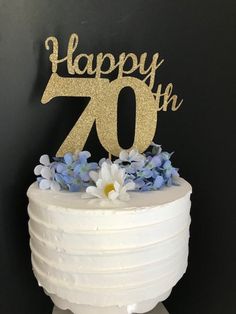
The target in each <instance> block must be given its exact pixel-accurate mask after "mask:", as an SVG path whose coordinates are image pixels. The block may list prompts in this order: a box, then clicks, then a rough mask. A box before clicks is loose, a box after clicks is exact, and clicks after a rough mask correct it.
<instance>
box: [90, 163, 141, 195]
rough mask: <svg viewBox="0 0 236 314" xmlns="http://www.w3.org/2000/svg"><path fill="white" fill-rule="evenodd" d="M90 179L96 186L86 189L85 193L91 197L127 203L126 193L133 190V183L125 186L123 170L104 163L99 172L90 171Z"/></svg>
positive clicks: (115, 165) (114, 165)
mask: <svg viewBox="0 0 236 314" xmlns="http://www.w3.org/2000/svg"><path fill="white" fill-rule="evenodd" d="M90 177H91V179H92V180H93V181H94V182H95V184H96V186H89V187H87V189H86V192H87V194H88V195H90V196H92V197H98V198H106V199H110V200H116V199H120V200H122V201H127V200H129V194H128V193H127V191H128V190H134V189H135V183H134V182H128V183H126V184H125V177H126V174H125V169H121V168H120V167H119V166H118V165H117V164H110V163H108V162H106V161H104V162H103V163H102V165H101V169H100V170H99V172H95V171H91V172H90Z"/></svg>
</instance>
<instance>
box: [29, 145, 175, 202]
mask: <svg viewBox="0 0 236 314" xmlns="http://www.w3.org/2000/svg"><path fill="white" fill-rule="evenodd" d="M151 146H152V149H151V151H147V152H146V153H144V154H140V153H139V152H138V151H137V150H136V149H132V150H131V151H126V150H123V151H121V152H120V155H119V158H118V159H116V160H115V161H114V162H111V161H110V160H107V159H105V158H103V159H101V160H100V162H99V163H96V162H88V159H89V157H90V156H91V154H90V153H89V152H88V151H82V152H80V153H78V154H75V155H73V154H71V153H67V154H65V156H64V157H55V158H54V159H53V162H50V160H49V157H48V155H43V156H41V158H40V165H38V166H36V167H35V169H34V173H35V175H37V176H38V178H37V181H38V182H39V187H40V189H44V190H45V189H52V190H56V191H58V190H60V189H62V190H69V191H70V192H77V191H85V190H86V192H87V195H88V196H95V197H98V198H108V199H111V200H115V199H118V198H119V199H121V200H127V199H128V198H129V196H128V194H127V191H128V190H136V191H151V190H158V189H161V188H162V187H164V186H171V185H173V184H174V185H176V184H177V180H176V179H177V177H178V176H179V174H178V169H176V168H174V167H173V166H172V164H171V160H170V158H171V156H172V153H171V154H170V153H168V152H165V151H162V149H161V146H160V145H157V144H155V143H152V145H151Z"/></svg>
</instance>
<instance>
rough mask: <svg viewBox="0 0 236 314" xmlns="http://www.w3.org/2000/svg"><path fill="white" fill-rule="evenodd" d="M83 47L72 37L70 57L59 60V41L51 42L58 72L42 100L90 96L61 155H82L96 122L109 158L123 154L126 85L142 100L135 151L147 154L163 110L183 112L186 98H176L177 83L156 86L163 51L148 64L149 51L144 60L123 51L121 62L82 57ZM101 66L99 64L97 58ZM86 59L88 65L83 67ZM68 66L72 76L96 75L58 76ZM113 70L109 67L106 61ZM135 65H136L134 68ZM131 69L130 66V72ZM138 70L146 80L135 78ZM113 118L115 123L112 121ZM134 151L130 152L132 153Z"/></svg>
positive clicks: (138, 104) (103, 55)
mask: <svg viewBox="0 0 236 314" xmlns="http://www.w3.org/2000/svg"><path fill="white" fill-rule="evenodd" d="M78 43H79V37H78V35H77V34H72V35H71V36H70V39H69V43H68V49H67V55H66V56H65V57H64V58H61V59H60V58H59V47H58V40H57V39H56V37H48V38H47V40H46V41H45V46H46V49H47V50H49V49H50V44H51V46H52V53H51V54H50V57H49V60H50V61H51V64H52V74H51V77H50V79H49V82H48V84H47V86H46V88H45V91H44V93H43V96H42V100H41V102H42V103H43V104H46V103H48V102H49V101H50V100H51V99H53V98H54V97H60V96H76V97H90V102H89V104H88V105H87V107H86V108H85V110H84V111H83V113H82V114H81V116H80V117H79V119H78V121H77V122H76V124H75V125H74V127H73V128H72V130H71V131H70V133H69V134H68V136H67V137H66V139H65V140H64V142H63V143H62V145H61V147H60V148H59V150H58V152H57V156H63V155H64V154H65V153H67V152H74V153H75V152H78V151H81V150H82V149H83V147H84V145H85V143H86V141H87V138H88V136H89V134H90V131H91V129H92V126H93V124H94V122H95V123H96V130H97V134H98V138H99V141H100V143H101V145H102V146H103V147H104V148H105V149H106V150H107V152H108V153H109V155H114V156H118V155H119V152H120V151H121V150H122V148H121V147H120V145H119V142H118V135H117V101H118V96H119V93H120V92H121V90H122V89H123V88H124V87H131V88H132V89H133V91H134V93H135V97H136V118H135V136H134V142H133V145H132V147H131V148H133V147H135V148H137V149H138V150H139V152H140V153H142V152H143V151H145V150H146V149H147V148H148V146H149V145H150V144H151V142H152V141H153V138H154V135H155V132H156V127H157V116H158V112H159V111H167V109H168V108H169V107H170V109H171V110H172V111H176V110H178V109H179V108H180V106H181V104H182V102H183V100H181V101H179V102H178V97H177V95H174V94H172V90H173V84H172V83H169V84H167V86H166V87H165V89H164V88H163V86H162V84H158V86H157V89H156V90H155V91H153V89H154V86H155V78H156V71H157V69H158V68H159V67H160V65H161V64H162V63H163V61H164V60H163V59H162V60H160V56H159V53H155V54H154V55H153V57H152V60H151V62H149V63H148V60H147V53H146V52H144V53H142V54H141V56H140V57H138V56H136V55H135V54H134V53H124V52H123V53H121V54H120V55H119V58H118V60H116V58H115V57H114V56H113V55H112V54H111V53H99V54H98V55H97V56H96V57H95V56H94V54H85V53H81V54H79V55H77V56H74V53H75V50H76V48H77V46H78ZM95 59H96V63H95V64H96V65H95V66H94V60H95ZM81 60H83V61H85V65H83V67H82V66H81ZM63 62H66V63H67V70H68V73H69V74H71V75H75V74H77V75H83V74H87V75H89V76H90V75H91V76H92V77H91V78H90V77H89V78H84V77H61V76H59V75H58V74H57V68H58V65H59V64H61V63H63ZM107 62H109V67H108V68H107V69H104V65H105V63H107ZM130 64H131V66H130ZM128 65H129V68H128V69H127V67H128ZM114 70H116V71H117V73H118V74H117V78H116V79H115V80H114V81H111V82H110V81H109V79H108V78H104V77H103V76H104V75H106V74H110V73H111V72H113V71H114ZM135 71H138V72H139V74H140V75H141V76H142V79H138V78H135V77H132V76H130V75H131V74H132V73H133V72H135ZM108 117H109V122H108V121H107V119H108ZM131 148H130V149H131Z"/></svg>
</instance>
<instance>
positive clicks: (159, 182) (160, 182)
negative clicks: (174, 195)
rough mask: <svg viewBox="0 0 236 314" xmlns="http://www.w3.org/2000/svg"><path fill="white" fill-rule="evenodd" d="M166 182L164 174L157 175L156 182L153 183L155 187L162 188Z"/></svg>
mask: <svg viewBox="0 0 236 314" xmlns="http://www.w3.org/2000/svg"><path fill="white" fill-rule="evenodd" d="M163 184H164V179H163V177H162V176H157V177H156V179H155V181H154V184H153V187H154V188H155V189H160V188H161V187H162V186H163Z"/></svg>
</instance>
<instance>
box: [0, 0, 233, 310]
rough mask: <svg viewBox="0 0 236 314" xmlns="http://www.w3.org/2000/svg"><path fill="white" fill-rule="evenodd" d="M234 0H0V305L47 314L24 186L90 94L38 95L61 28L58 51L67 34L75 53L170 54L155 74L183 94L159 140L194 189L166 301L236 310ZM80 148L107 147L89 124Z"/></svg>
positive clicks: (173, 306) (127, 124)
mask: <svg viewBox="0 0 236 314" xmlns="http://www.w3.org/2000/svg"><path fill="white" fill-rule="evenodd" d="M234 3H235V1H219V0H214V1H213V0H212V1H211V0H205V1H199V0H195V1H194V0H191V1H190V0H180V1H174V0H173V1H171V0H162V1H160V0H156V1H148V0H136V1H134V0H133V1H127V0H126V1H121V0H119V1H109V0H104V1H102V0H100V1H92V0H90V1H78V0H77V1H71V0H67V1H63V0H57V1H52V0H50V1H49V0H47V1H42V0H25V1H23V0H11V1H7V0H0V105H1V113H0V134H1V139H0V149H1V154H0V159H1V160H0V183H1V185H0V187H1V190H0V191H1V193H0V204H1V207H0V215H1V216H0V247H1V249H0V252H1V253H0V254H1V255H0V258H1V260H0V272H1V277H0V313H3V314H47V313H48V314H49V313H51V308H52V304H51V302H50V300H49V298H47V297H46V296H45V295H44V293H43V290H42V289H40V288H38V286H37V283H36V280H35V279H34V277H33V274H32V271H31V263H30V251H29V246H28V230H27V220H28V216H27V211H26V208H27V199H26V196H25V194H26V190H27V187H28V186H29V184H30V183H31V182H32V181H33V180H34V176H33V174H32V171H33V168H34V166H35V165H36V164H37V162H38V158H39V156H40V155H41V154H43V153H48V154H50V155H54V154H55V152H56V150H57V148H58V147H59V145H60V144H61V142H62V140H63V139H64V137H65V136H66V134H67V132H68V131H69V130H70V128H71V127H72V125H73V124H74V123H75V121H76V120H77V118H78V115H79V114H80V113H81V112H82V110H83V109H84V108H85V106H86V104H87V102H88V100H87V99H80V100H78V99H71V100H68V99H62V98H61V99H59V100H53V101H51V102H50V103H49V104H47V105H42V104H40V99H41V96H42V93H43V90H44V88H45V85H46V83H47V80H48V79H49V76H50V71H51V67H50V63H49V61H48V55H49V53H48V52H47V51H46V50H45V48H44V40H45V39H46V38H47V37H48V36H50V35H55V36H57V37H58V39H59V43H60V44H61V45H60V51H61V56H64V54H65V52H66V48H67V43H68V39H69V35H70V34H71V33H73V32H76V33H78V34H79V36H80V43H79V47H78V50H77V51H78V53H81V52H85V53H94V54H97V53H99V52H112V53H113V54H114V55H115V56H116V57H118V56H119V54H120V53H121V52H135V53H136V54H137V55H140V54H141V53H142V52H144V51H147V52H148V54H149V55H152V54H153V53H155V52H156V51H158V52H159V53H160V55H161V57H162V58H164V59H165V62H164V64H163V65H162V66H161V68H160V69H159V70H158V72H157V73H158V75H157V77H158V82H160V83H161V82H162V83H163V84H166V83H168V82H173V83H174V88H175V89H174V91H175V92H176V93H177V94H178V95H179V96H180V98H184V103H183V105H182V107H181V109H179V110H178V111H177V112H172V111H168V112H161V113H160V114H159V116H158V129H157V135H156V141H157V142H158V143H161V144H162V145H163V147H164V148H165V149H167V150H169V151H172V150H174V151H175V156H174V161H175V165H176V166H178V167H179V168H180V173H181V175H182V176H183V177H184V178H186V179H187V180H188V181H190V182H191V183H192V185H193V191H194V193H193V195H192V201H193V204H192V226H191V241H190V258H189V267H188V271H187V273H186V275H185V276H184V277H183V279H182V280H181V281H180V282H179V283H178V284H177V286H176V287H175V288H174V290H173V292H172V294H171V296H170V298H169V299H168V300H167V301H166V302H165V304H166V307H167V308H168V310H169V311H170V313H171V314H200V313H201V314H220V313H222V314H225V313H227V314H233V313H235V312H236V310H235V297H236V289H235V283H234V281H235V279H236V278H235V275H236V271H235V265H236V256H235V227H236V223H235V220H236V206H235V204H236V203H235V117H236V110H235V96H236V95H235V86H234V83H235V80H234V74H235V46H234V41H235V16H234V9H235V5H234ZM61 71H62V74H63V72H65V70H64V69H63V67H62V68H61ZM128 99H129V97H128V96H127V93H124V92H122V93H121V96H120V98H119V104H120V106H119V108H120V111H119V116H120V117H122V118H123V122H122V123H120V124H119V130H120V136H119V137H120V143H121V144H122V145H123V147H127V146H129V144H130V143H131V142H132V136H133V134H132V132H131V133H129V135H128V136H127V135H126V136H125V134H127V128H128V129H132V128H133V120H132V119H130V118H129V116H131V117H133V116H134V115H133V113H132V112H133V108H134V102H133V101H131V104H129V103H130V102H129V101H128ZM131 99H133V97H131ZM122 100H123V102H122ZM121 102H122V104H123V105H121ZM125 107H126V110H125ZM86 148H88V149H90V150H91V151H92V152H93V153H94V154H95V155H96V157H97V158H98V157H99V156H100V155H102V154H103V150H102V149H101V147H99V145H98V144H97V138H96V133H95V131H94V130H93V132H92V136H91V138H90V139H89V141H88V144H87V147H86Z"/></svg>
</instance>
